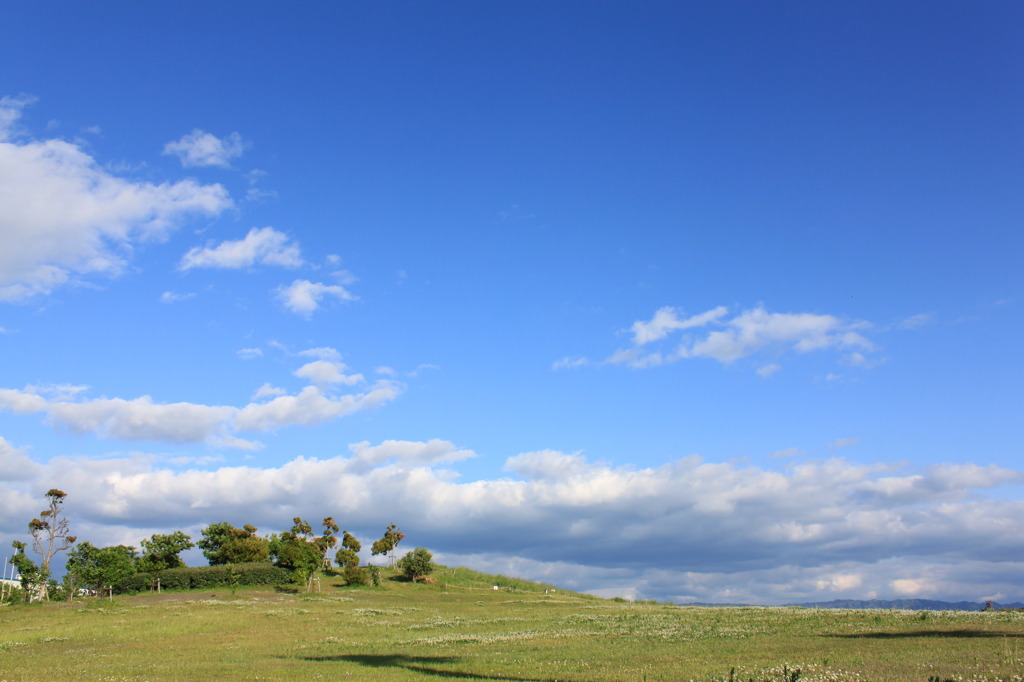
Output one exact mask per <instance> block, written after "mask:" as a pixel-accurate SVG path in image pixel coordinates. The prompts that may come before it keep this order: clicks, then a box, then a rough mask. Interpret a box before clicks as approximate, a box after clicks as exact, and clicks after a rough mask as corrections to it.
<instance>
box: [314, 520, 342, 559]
mask: <svg viewBox="0 0 1024 682" xmlns="http://www.w3.org/2000/svg"><path fill="white" fill-rule="evenodd" d="M337 533H338V524H336V523H335V522H334V517H331V516H328V517H327V518H325V519H324V532H323V535H321V536H320V537H318V538H314V539H313V546H314V547H316V549H317V551H318V552H320V567H321V568H330V567H331V560H330V558H329V557H328V556H327V553H328V552H329V551H331V550H332V549H333V548H335V547H337V546H338V536H337Z"/></svg>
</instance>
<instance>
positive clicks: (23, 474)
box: [0, 436, 42, 481]
mask: <svg viewBox="0 0 1024 682" xmlns="http://www.w3.org/2000/svg"><path fill="white" fill-rule="evenodd" d="M41 469H42V467H41V466H40V465H38V464H36V463H35V462H34V461H32V459H31V458H29V456H28V455H27V454H26V453H25V451H24V450H23V449H19V448H16V447H14V446H13V445H11V444H10V443H8V442H7V441H6V440H5V439H4V438H3V437H2V436H0V481H23V480H31V479H33V478H35V477H36V476H38V475H39V472H40V471H41Z"/></svg>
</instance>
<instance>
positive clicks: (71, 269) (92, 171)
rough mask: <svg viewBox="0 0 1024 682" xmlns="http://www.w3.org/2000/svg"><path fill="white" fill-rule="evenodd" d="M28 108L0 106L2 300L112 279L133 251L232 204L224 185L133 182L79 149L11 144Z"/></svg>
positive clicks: (10, 102) (16, 103)
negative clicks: (89, 279) (194, 217)
mask: <svg viewBox="0 0 1024 682" xmlns="http://www.w3.org/2000/svg"><path fill="white" fill-rule="evenodd" d="M29 101H30V100H28V99H24V98H22V99H19V100H14V99H11V98H3V99H2V100H0V243H2V244H3V248H2V249H0V301H24V300H26V299H29V298H31V297H33V296H38V295H45V294H49V293H50V292H52V291H53V290H55V289H57V288H58V287H60V286H63V285H65V284H68V283H70V282H74V281H76V280H77V279H78V278H81V277H85V276H88V275H105V276H116V275H117V274H119V273H120V272H121V271H122V270H123V269H124V267H125V266H126V264H127V262H128V260H129V257H130V255H131V254H130V252H131V248H132V247H133V246H134V245H135V244H137V243H139V242H145V241H147V240H155V239H161V238H163V237H164V236H166V234H167V233H168V232H169V231H171V230H173V229H174V228H175V227H176V226H177V225H178V224H179V223H180V222H181V221H183V220H184V219H186V218H187V217H189V216H192V215H208V216H215V215H218V214H220V213H221V212H222V211H224V210H225V209H227V208H229V207H230V206H231V205H232V202H231V199H230V197H229V196H228V193H227V191H226V190H225V189H224V188H223V187H222V186H221V185H217V184H214V185H202V184H199V183H197V182H196V181H194V180H183V181H180V182H176V183H166V182H165V183H162V184H152V183H148V182H135V181H132V180H128V179H125V178H121V177H118V176H116V175H114V174H112V173H110V172H108V171H107V170H105V169H103V168H102V167H100V166H99V165H98V164H97V163H96V161H95V160H94V159H93V158H92V157H91V156H89V155H88V154H87V153H86V152H84V151H83V150H82V149H81V148H80V147H78V146H77V145H75V144H72V143H69V142H65V141H63V140H58V139H49V140H32V139H28V140H24V139H21V138H17V139H15V137H14V136H13V132H12V130H13V126H14V124H15V122H16V121H17V119H18V117H19V116H20V113H21V109H22V108H23V107H24V106H25V105H26V104H27V103H29Z"/></svg>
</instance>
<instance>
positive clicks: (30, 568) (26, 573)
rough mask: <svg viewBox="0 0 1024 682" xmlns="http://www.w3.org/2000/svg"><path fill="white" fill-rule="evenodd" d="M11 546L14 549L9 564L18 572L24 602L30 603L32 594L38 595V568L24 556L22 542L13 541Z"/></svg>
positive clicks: (23, 544)
mask: <svg viewBox="0 0 1024 682" xmlns="http://www.w3.org/2000/svg"><path fill="white" fill-rule="evenodd" d="M11 546H12V547H14V556H13V557H11V559H10V563H11V564H13V565H14V568H15V569H17V571H18V578H19V579H20V580H21V593H22V595H24V597H25V601H30V600H31V599H32V595H33V594H38V583H39V581H40V573H39V567H38V566H36V564H35V562H34V561H32V560H31V559H29V558H28V555H26V554H25V547H26V545H25V543H24V542H19V541H17V540H15V541H14V542H12V543H11ZM43 582H45V581H43Z"/></svg>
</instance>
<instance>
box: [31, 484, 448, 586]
mask: <svg viewBox="0 0 1024 682" xmlns="http://www.w3.org/2000/svg"><path fill="white" fill-rule="evenodd" d="M65 497H67V493H65V492H63V491H61V490H57V489H52V490H50V491H49V492H48V493H46V498H47V500H48V503H49V506H48V508H47V509H45V510H43V511H42V512H40V515H39V517H38V518H35V519H33V520H32V521H30V522H29V524H28V526H29V533H30V534H31V536H32V548H33V550H34V551H35V552H36V553H37V554H39V555H40V561H39V563H38V564H36V563H35V562H34V561H32V560H31V559H30V558H29V557H28V556H27V555H26V553H25V549H26V547H27V545H26V544H25V543H24V542H18V541H14V543H13V545H14V548H15V555H14V558H12V559H11V563H12V564H14V566H15V567H16V568H17V570H18V572H19V573H20V576H21V584H22V589H23V590H24V592H25V596H26V598H27V599H48V598H49V591H50V589H51V588H52V586H53V585H55V581H53V580H51V579H50V562H51V561H52V559H53V557H54V556H55V555H56V554H57V553H58V552H63V551H66V550H70V551H69V552H68V559H67V576H66V577H65V588H66V589H67V590H68V591H69V593H70V592H73V591H74V590H75V589H76V588H90V589H93V590H98V591H99V590H107V589H111V588H112V586H114V585H117V584H118V583H120V582H122V581H124V580H126V579H127V578H129V577H131V576H132V575H134V574H135V573H152V572H158V571H163V570H167V569H172V568H182V567H184V566H185V562H184V561H182V559H181V556H180V555H181V553H182V552H184V551H186V550H188V549H191V548H193V547H197V546H198V547H199V548H200V549H201V550H202V552H203V556H204V557H205V558H206V560H207V561H208V562H209V564H210V565H211V566H216V565H223V564H228V565H234V564H250V563H273V564H275V565H277V566H280V567H282V568H286V569H289V570H290V571H292V573H293V575H294V576H295V577H296V580H297V581H298V582H303V583H305V584H306V586H307V589H309V587H310V586H311V585H312V583H313V580H314V579H315V576H316V574H317V572H318V571H321V570H327V569H330V568H332V566H333V564H332V561H331V557H330V552H331V550H335V549H336V552H335V554H334V561H335V562H337V565H338V567H339V568H340V569H341V571H342V573H343V575H344V576H345V577H346V580H348V582H350V583H352V582H357V583H365V582H366V575H367V574H366V569H363V568H361V567H360V566H359V551H360V550H361V549H362V543H360V542H359V540H357V539H356V538H355V536H353V535H352V534H351V533H349V532H348V531H347V530H344V531H342V530H341V528H340V527H339V526H338V524H337V523H335V521H334V519H333V518H332V517H330V516H328V517H326V518H325V519H324V520H323V522H322V530H321V531H320V532H319V533H316V532H314V529H313V526H312V525H310V524H309V523H308V522H307V521H306V520H304V519H302V518H300V517H297V516H296V517H295V518H294V519H292V523H293V525H292V527H291V529H290V530H286V531H284V532H282V533H272V534H270V535H268V536H266V537H261V536H260V535H257V528H256V527H254V526H252V525H249V524H246V525H244V526H242V527H241V528H236V527H235V526H233V525H232V524H230V523H228V522H226V521H221V522H218V523H211V524H210V525H208V526H207V527H205V528H203V529H202V531H201V533H202V538H201V539H200V540H199V541H198V542H195V543H194V542H193V541H192V538H191V537H190V536H188V535H186V534H185V533H183V532H182V531H180V530H178V531H175V532H173V533H170V534H166V535H161V534H154V535H153V536H151V537H150V538H147V539H145V540H142V541H141V542H140V550H136V548H135V547H130V546H126V545H114V546H110V547H95V546H93V545H92V544H91V543H89V542H80V543H78V544H77V546H75V545H76V542H77V538H76V537H75V536H73V535H71V534H70V531H69V525H68V521H67V519H66V518H63V517H62V516H61V506H62V505H63V503H64V498H65ZM339 531H340V533H339ZM404 538H405V534H404V533H402V532H401V531H400V530H399V529H398V526H396V525H395V524H394V523H391V524H389V525H388V526H387V528H386V529H385V530H384V535H383V537H381V538H380V539H379V540H377V541H375V542H374V543H373V546H372V547H371V554H372V555H373V556H378V555H384V556H386V557H387V558H388V560H389V562H390V564H391V565H392V566H396V565H397V567H398V568H399V569H400V570H402V571H403V572H405V574H406V575H407V576H408V577H410V578H412V579H419V578H422V577H423V576H425V575H427V574H429V573H430V572H431V571H432V570H433V563H432V562H431V557H430V552H428V551H427V550H425V549H422V548H417V549H416V550H415V551H414V552H410V553H409V554H408V555H407V556H406V557H403V558H402V559H401V560H399V561H398V562H397V563H396V561H395V549H396V548H397V547H398V543H400V542H401V541H402V540H403V539H404ZM72 548H73V549H72ZM424 553H425V555H424ZM424 556H425V557H426V559H425V560H424ZM371 568H372V567H371Z"/></svg>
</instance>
